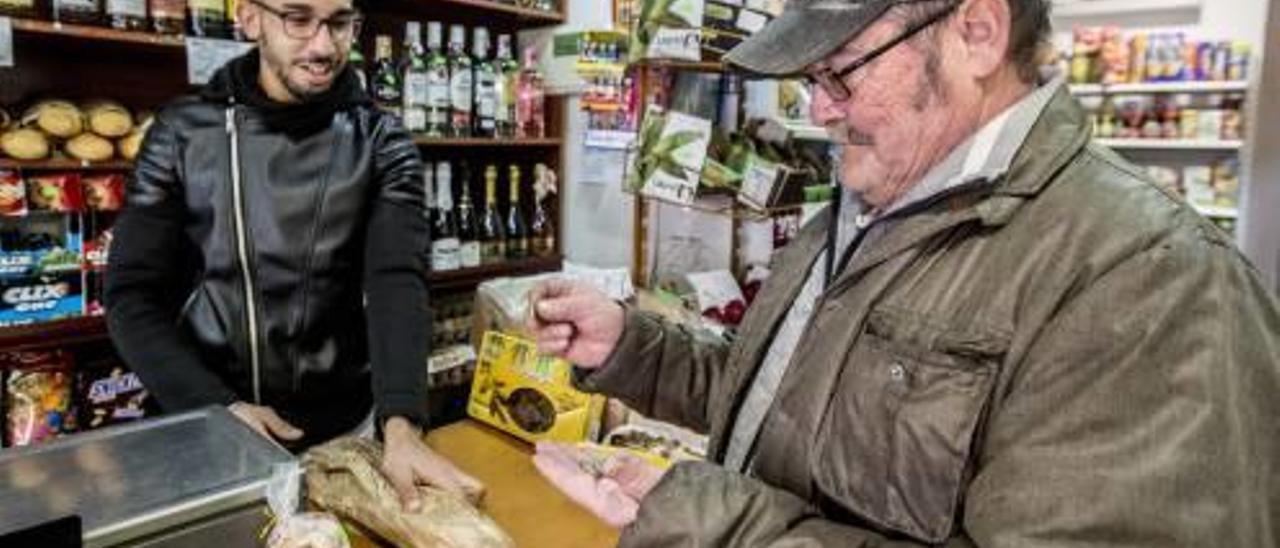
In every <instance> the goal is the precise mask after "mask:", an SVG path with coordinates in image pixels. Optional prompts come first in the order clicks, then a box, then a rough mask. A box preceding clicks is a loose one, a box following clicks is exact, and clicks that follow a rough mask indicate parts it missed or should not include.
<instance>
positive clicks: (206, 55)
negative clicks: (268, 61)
mask: <svg viewBox="0 0 1280 548" xmlns="http://www.w3.org/2000/svg"><path fill="white" fill-rule="evenodd" d="M186 41H187V81H188V82H190V83H191V84H192V85H197V86H199V85H204V84H207V83H209V80H210V79H211V78H213V74H214V73H215V72H218V69H220V68H222V66H223V65H225V64H227V61H230V60H232V59H235V58H236V57H239V56H241V55H244V54H245V53H248V52H249V50H251V49H253V48H254V44H253V43H252V42H237V41H235V40H214V39H210V38H192V37H187V40H186Z"/></svg>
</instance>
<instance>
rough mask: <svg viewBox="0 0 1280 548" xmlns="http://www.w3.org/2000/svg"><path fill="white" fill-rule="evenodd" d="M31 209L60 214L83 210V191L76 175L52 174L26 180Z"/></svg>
mask: <svg viewBox="0 0 1280 548" xmlns="http://www.w3.org/2000/svg"><path fill="white" fill-rule="evenodd" d="M27 182H28V183H29V184H28V191H29V195H28V197H29V199H30V200H31V207H32V208H33V209H39V210H44V211H57V212H62V213H68V212H77V211H83V210H84V191H83V188H81V185H80V175H79V174H77V173H54V174H47V175H37V176H32V177H28V178H27Z"/></svg>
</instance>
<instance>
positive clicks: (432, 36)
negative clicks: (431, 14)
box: [427, 21, 450, 137]
mask: <svg viewBox="0 0 1280 548" xmlns="http://www.w3.org/2000/svg"><path fill="white" fill-rule="evenodd" d="M427 48H428V51H427V136H428V137H444V136H445V135H446V134H447V133H448V132H449V123H450V111H449V58H448V57H446V56H445V52H444V24H443V23H440V22H438V21H432V22H430V23H427Z"/></svg>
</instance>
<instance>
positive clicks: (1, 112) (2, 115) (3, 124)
mask: <svg viewBox="0 0 1280 548" xmlns="http://www.w3.org/2000/svg"><path fill="white" fill-rule="evenodd" d="M11 125H13V117H12V116H10V115H9V111H7V110H5V109H4V108H3V107H0V131H4V130H6V129H9V126H11Z"/></svg>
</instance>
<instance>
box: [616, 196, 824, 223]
mask: <svg viewBox="0 0 1280 548" xmlns="http://www.w3.org/2000/svg"><path fill="white" fill-rule="evenodd" d="M625 192H626V193H627V194H631V195H632V196H634V197H635V198H636V199H638V200H644V201H648V202H655V203H659V204H666V205H669V206H673V207H678V208H682V209H684V210H687V211H697V212H700V213H707V214H710V215H720V216H724V217H729V218H733V219H743V220H748V221H763V220H768V219H772V218H774V217H779V216H783V215H795V214H798V213H800V210H801V205H799V204H797V205H795V206H791V207H775V208H769V209H764V210H759V209H755V208H751V207H747V206H745V205H743V204H740V203H738V201H737V200H735V199H733V198H731V197H729V196H707V197H701V198H698V199H696V200H694V201H693V203H691V204H686V203H681V202H677V201H675V200H668V199H666V198H658V197H655V196H648V195H645V194H639V193H635V192H631V191H629V190H628V191H625Z"/></svg>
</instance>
